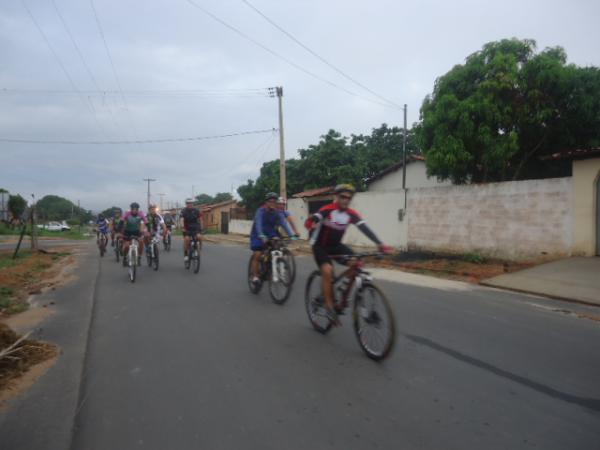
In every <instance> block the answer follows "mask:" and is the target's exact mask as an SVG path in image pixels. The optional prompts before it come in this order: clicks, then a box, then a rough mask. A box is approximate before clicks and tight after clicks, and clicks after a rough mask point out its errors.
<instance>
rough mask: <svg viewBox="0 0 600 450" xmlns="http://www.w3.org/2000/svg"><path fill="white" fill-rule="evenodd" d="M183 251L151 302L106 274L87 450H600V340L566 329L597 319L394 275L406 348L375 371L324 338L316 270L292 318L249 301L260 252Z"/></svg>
mask: <svg viewBox="0 0 600 450" xmlns="http://www.w3.org/2000/svg"><path fill="white" fill-rule="evenodd" d="M178 245H179V243H178V242H176V243H175V245H174V251H172V252H171V253H170V254H165V253H162V254H161V256H162V261H161V268H160V270H159V272H158V273H154V272H152V271H151V270H150V269H148V268H143V270H141V271H140V273H139V278H138V281H137V282H136V283H135V284H132V283H130V282H129V281H128V279H127V275H126V271H125V269H124V268H122V267H120V266H118V265H117V264H116V263H114V262H112V261H111V260H110V259H104V260H102V261H101V262H100V270H99V272H98V277H97V280H96V289H95V294H94V296H93V298H94V299H95V300H94V302H93V303H94V306H93V314H92V320H91V329H90V332H89V341H88V343H87V349H88V350H87V353H86V357H85V362H84V371H83V378H82V383H81V386H80V390H79V397H78V401H77V405H76V408H74V409H73V410H72V411H70V410H69V409H68V405H57V407H56V408H55V414H54V416H59V417H60V416H62V417H65V422H69V418H70V417H72V415H73V414H75V420H74V432H73V435H72V441H71V445H70V448H71V449H74V450H79V449H86V450H94V449H99V450H105V449H111V450H118V449H125V450H128V449H134V448H144V449H161V450H164V449H182V450H183V449H198V448H202V449H210V450H217V449H236V450H237V449H260V450H266V449H278V450H280V449H307V448H311V449H344V450H349V449H361V450H362V449H368V448H379V449H398V448H401V449H439V448H444V449H466V448H482V449H483V448H485V449H507V448H510V449H529V448H543V449H561V450H562V449H566V448H568V449H595V448H600V445H599V443H600V383H598V380H599V379H600V356H599V355H600V322H597V321H594V320H589V319H587V318H582V317H583V316H584V315H585V314H584V313H586V314H590V315H593V314H591V313H590V310H586V309H581V310H577V311H579V312H581V313H582V314H580V315H578V314H576V313H565V311H568V310H567V309H566V308H584V307H583V306H582V307H579V306H574V305H572V304H566V303H563V302H559V301H554V300H547V299H542V298H535V297H529V296H525V295H522V294H516V293H509V292H504V291H500V290H495V289H489V288H483V287H472V286H468V285H463V284H460V283H452V282H446V281H439V280H436V281H435V282H433V280H432V279H428V278H426V277H418V276H414V275H411V276H410V277H403V276H401V275H398V276H396V275H394V274H390V273H389V272H385V271H376V276H377V277H380V280H379V281H378V284H379V285H380V286H381V287H382V289H383V290H384V291H385V292H386V293H387V296H388V297H389V299H390V301H391V303H392V305H393V310H394V313H395V316H396V321H397V328H398V336H397V343H396V344H397V345H396V348H395V349H394V351H393V353H392V355H391V356H390V358H389V359H387V360H386V361H384V362H383V363H375V362H373V361H371V360H369V359H367V358H366V357H365V356H364V354H363V353H362V351H361V350H360V348H359V346H358V344H357V342H356V339H355V337H354V335H353V332H352V327H351V324H350V321H349V317H346V318H345V320H344V326H343V327H342V328H340V329H336V330H334V331H333V332H332V333H330V334H329V335H327V336H322V335H320V334H318V333H316V332H315V331H314V330H313V329H312V328H311V327H310V325H309V323H308V320H307V318H306V313H305V311H304V301H303V291H304V282H305V280H306V278H307V276H308V274H309V273H310V271H311V270H313V264H314V263H313V262H312V259H311V258H310V257H300V258H298V259H297V262H298V276H297V281H296V285H295V287H294V291H293V293H292V296H291V297H290V300H288V303H286V304H285V305H284V306H277V305H275V304H273V303H272V302H271V301H270V299H269V296H268V293H267V292H266V291H264V292H262V293H261V294H260V295H258V296H255V295H252V294H250V293H249V292H248V288H247V285H246V280H245V273H246V265H247V259H248V256H249V251H248V250H247V249H246V248H243V247H240V246H216V245H210V244H209V245H206V246H205V248H204V249H203V253H202V257H203V263H202V267H201V269H200V273H199V274H198V275H194V274H192V273H190V272H188V271H186V270H185V269H184V268H183V262H182V258H181V254H180V250H179V247H178ZM96 261H97V260H96ZM90 267H91V265H90ZM390 272H391V271H390ZM90 279H91V278H90ZM386 280H392V281H386ZM428 280H430V281H431V282H428ZM84 316H85V314H84ZM82 321H84V322H85V317H83V318H82ZM66 354H67V352H66V351H65V355H66ZM59 361H60V359H59ZM57 366H58V364H57ZM57 366H55V367H57ZM52 370H55V369H54V368H53V369H51V371H50V372H49V373H48V375H47V377H50V376H51V375H52V373H53V372H52ZM55 376H56V375H55ZM47 377H44V378H43V379H42V381H41V382H40V383H38V385H36V387H35V389H38V390H39V391H43V390H44V387H46V388H47V387H48V383H49V382H48V381H46V378H47ZM42 383H44V385H42ZM24 403H27V402H26V401H25V402H24ZM32 409H33V408H30V409H29V410H27V409H23V410H21V411H20V412H19V413H18V416H17V418H20V419H25V418H26V417H28V416H26V414H27V413H31V412H32ZM11 423H12V424H15V425H14V426H17V425H16V424H17V420H16V419H15V420H13V421H12V422H11ZM71 423H73V422H71ZM25 428H26V427H25V425H22V426H20V428H18V429H16V430H11V433H12V436H13V438H12V440H10V441H5V440H4V437H5V434H4V432H5V430H6V429H7V428H6V424H4V425H3V424H2V423H1V422H0V435H2V438H3V439H2V441H0V447H1V448H4V443H5V442H7V443H10V444H11V445H9V446H8V447H6V448H10V449H15V450H16V449H20V448H28V449H29V448H41V447H35V446H29V445H26V444H27V442H28V439H29V436H28V435H27V433H26V429H25ZM28 429H31V427H29V428H28ZM37 434H39V435H40V436H41V435H43V434H44V429H43V428H42V430H40V432H39V433H37ZM19 436H20V439H21V440H20V441H19ZM48 448H50V447H48ZM56 448H58V447H56ZM63 448H67V447H63Z"/></svg>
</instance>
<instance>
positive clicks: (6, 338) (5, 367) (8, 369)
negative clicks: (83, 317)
mask: <svg viewBox="0 0 600 450" xmlns="http://www.w3.org/2000/svg"><path fill="white" fill-rule="evenodd" d="M19 338H20V336H18V335H17V334H16V333H15V332H14V331H13V330H11V329H10V328H9V327H8V326H7V325H5V324H3V323H0V355H1V354H2V352H3V351H4V350H6V349H8V348H9V347H10V346H11V345H13V344H14V343H15V342H17V341H18V340H19ZM57 355H58V350H57V348H56V347H55V346H53V345H50V344H47V343H45V342H40V341H35V340H33V339H24V340H22V341H21V342H19V344H18V345H17V346H16V347H15V348H14V349H13V350H11V352H10V354H8V355H5V356H0V392H1V391H3V390H4V389H7V388H10V387H11V383H12V382H13V381H15V380H16V379H17V378H19V377H20V376H21V375H23V374H24V373H25V372H27V371H28V370H29V369H30V368H31V367H32V366H34V365H36V364H39V363H41V362H44V361H46V360H49V359H51V358H54V357H55V356H57Z"/></svg>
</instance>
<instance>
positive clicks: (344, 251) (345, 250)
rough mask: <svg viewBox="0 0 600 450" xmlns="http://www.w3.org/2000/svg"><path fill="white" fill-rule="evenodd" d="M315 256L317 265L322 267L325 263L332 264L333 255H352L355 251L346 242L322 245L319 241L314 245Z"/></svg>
mask: <svg viewBox="0 0 600 450" xmlns="http://www.w3.org/2000/svg"><path fill="white" fill-rule="evenodd" d="M312 250H313V256H314V257H315V261H316V262H317V266H319V267H321V266H322V265H323V264H326V263H327V264H331V263H332V261H333V259H335V258H332V257H331V255H334V256H335V255H352V254H354V252H353V251H352V249H351V248H350V247H348V246H347V245H344V244H336V245H329V246H326V247H324V246H322V245H320V244H318V243H315V244H314V245H313V247H312Z"/></svg>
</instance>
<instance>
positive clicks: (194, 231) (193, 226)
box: [181, 198, 202, 262]
mask: <svg viewBox="0 0 600 450" xmlns="http://www.w3.org/2000/svg"><path fill="white" fill-rule="evenodd" d="M181 217H183V259H184V261H185V262H187V261H188V251H189V249H190V242H191V240H192V236H194V235H196V239H198V240H201V239H202V237H201V236H200V233H201V232H202V220H201V214H200V210H199V209H197V208H194V200H192V199H191V198H188V199H186V200H185V208H183V209H182V210H181Z"/></svg>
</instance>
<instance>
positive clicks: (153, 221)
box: [148, 214, 165, 234]
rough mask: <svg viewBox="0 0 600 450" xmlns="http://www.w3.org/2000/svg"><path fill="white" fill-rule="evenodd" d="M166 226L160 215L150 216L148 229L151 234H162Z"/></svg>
mask: <svg viewBox="0 0 600 450" xmlns="http://www.w3.org/2000/svg"><path fill="white" fill-rule="evenodd" d="M164 224H165V221H164V219H163V218H162V216H161V215H160V214H148V229H149V230H150V231H151V232H153V233H156V232H157V231H158V233H159V234H160V232H161V231H162V226H163V225H164Z"/></svg>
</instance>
